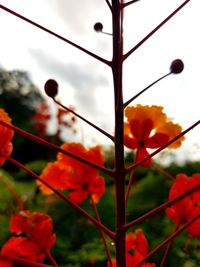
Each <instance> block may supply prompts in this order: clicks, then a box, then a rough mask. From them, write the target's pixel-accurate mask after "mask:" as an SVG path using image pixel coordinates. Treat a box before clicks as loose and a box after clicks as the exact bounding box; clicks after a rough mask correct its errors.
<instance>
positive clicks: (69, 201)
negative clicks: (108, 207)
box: [7, 157, 115, 239]
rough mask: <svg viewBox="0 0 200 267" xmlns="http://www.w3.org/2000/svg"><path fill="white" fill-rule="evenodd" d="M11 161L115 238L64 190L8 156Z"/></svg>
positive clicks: (112, 234)
mask: <svg viewBox="0 0 200 267" xmlns="http://www.w3.org/2000/svg"><path fill="white" fill-rule="evenodd" d="M7 160H9V161H10V162H11V163H13V164H14V165H16V166H18V167H19V168H20V169H22V170H24V171H25V172H27V173H28V174H29V175H30V176H32V177H33V178H34V179H36V180H38V181H40V182H41V183H42V184H44V185H45V186H47V187H48V188H49V189H51V190H52V191H53V192H54V193H55V194H56V195H58V196H59V197H60V198H61V199H63V200H64V201H65V202H67V203H68V204H70V205H71V206H72V207H73V208H74V209H75V210H77V211H78V212H80V213H81V214H82V215H83V216H84V217H85V218H87V219H88V220H90V221H91V222H92V223H94V224H95V225H96V226H97V227H98V228H99V229H101V230H102V231H104V232H105V233H106V234H107V235H108V236H109V237H110V238H111V239H114V238H115V235H114V233H113V232H112V231H111V230H109V229H108V228H107V227H105V226H104V225H103V224H101V223H99V222H98V221H97V220H96V219H95V218H93V217H92V216H91V215H90V214H88V213H87V212H86V211H85V210H83V209H82V208H81V207H79V206H78V205H77V204H76V203H74V202H73V201H71V200H70V199H69V198H68V197H66V196H65V195H64V194H63V193H62V192H60V191H58V190H56V189H55V188H54V187H52V186H51V185H50V184H49V183H47V182H46V181H43V180H42V179H41V178H40V177H39V176H38V175H36V174H35V173H34V172H32V171H31V170H29V169H28V168H26V167H25V166H24V165H23V164H21V163H19V162H18V161H16V160H14V159H12V158H9V157H8V158H7Z"/></svg>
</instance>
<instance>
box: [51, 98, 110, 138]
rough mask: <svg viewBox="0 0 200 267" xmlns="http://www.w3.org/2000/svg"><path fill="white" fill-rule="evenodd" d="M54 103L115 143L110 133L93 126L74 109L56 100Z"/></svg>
mask: <svg viewBox="0 0 200 267" xmlns="http://www.w3.org/2000/svg"><path fill="white" fill-rule="evenodd" d="M52 99H53V101H54V102H55V103H56V104H58V105H59V106H61V107H62V108H64V109H65V110H67V111H69V112H71V113H72V114H74V115H75V116H76V117H78V118H79V119H81V120H82V121H84V122H86V123H87V124H89V125H90V126H92V127H93V128H95V129H96V130H98V131H99V132H100V133H102V134H104V135H105V136H107V137H108V138H109V139H110V140H112V141H114V137H113V136H112V135H110V134H109V133H107V132H105V131H104V130H103V129H101V128H99V127H98V126H97V125H95V124H93V123H92V122H90V121H88V120H87V119H85V118H84V117H82V116H81V115H79V114H78V113H76V112H75V111H73V110H72V109H70V108H68V107H66V106H64V105H63V104H62V103H60V102H59V101H57V100H56V99H55V98H52Z"/></svg>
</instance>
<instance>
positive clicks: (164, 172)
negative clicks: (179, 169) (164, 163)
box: [151, 163, 175, 181]
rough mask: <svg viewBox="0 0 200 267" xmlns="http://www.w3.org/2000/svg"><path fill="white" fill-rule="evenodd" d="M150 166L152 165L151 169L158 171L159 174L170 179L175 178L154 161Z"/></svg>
mask: <svg viewBox="0 0 200 267" xmlns="http://www.w3.org/2000/svg"><path fill="white" fill-rule="evenodd" d="M151 167H152V169H155V170H156V171H158V172H160V173H161V174H163V175H165V176H167V177H168V178H169V179H171V180H172V181H174V180H175V177H174V176H173V175H171V173H169V172H167V171H165V170H164V169H162V168H161V167H160V166H158V165H156V164H155V163H151Z"/></svg>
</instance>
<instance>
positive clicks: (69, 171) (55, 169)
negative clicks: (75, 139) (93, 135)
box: [37, 143, 105, 205]
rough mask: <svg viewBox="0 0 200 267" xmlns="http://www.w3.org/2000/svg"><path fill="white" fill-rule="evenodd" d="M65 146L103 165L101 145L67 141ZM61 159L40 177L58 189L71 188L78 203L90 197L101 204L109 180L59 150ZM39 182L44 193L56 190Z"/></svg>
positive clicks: (71, 195) (72, 195)
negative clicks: (86, 145) (87, 145)
mask: <svg viewBox="0 0 200 267" xmlns="http://www.w3.org/2000/svg"><path fill="white" fill-rule="evenodd" d="M61 148H62V149H64V150H66V151H68V152H70V153H72V154H75V155H78V156H79V157H80V158H83V159H86V160H88V161H90V162H93V163H96V164H98V165H99V166H102V165H103V156H102V153H101V149H100V147H99V146H96V147H92V148H90V149H86V148H84V146H83V145H81V144H76V143H65V144H63V145H62V146H61ZM57 158H58V160H57V161H55V162H53V163H50V164H48V165H47V167H46V168H45V169H44V170H43V172H42V174H41V176H40V178H42V179H43V180H44V181H46V182H48V183H49V184H50V185H52V186H54V187H55V188H56V189H61V190H64V189H66V190H69V198H70V199H71V200H72V201H74V202H75V203H76V204H78V205H79V204H81V203H82V202H83V201H84V200H85V199H87V198H88V197H91V198H92V200H93V201H94V202H95V203H97V202H98V201H99V199H100V197H101V196H102V195H103V194H104V192H105V181H104V178H103V177H102V176H99V171H98V170H97V169H95V168H93V167H90V166H88V165H86V164H84V163H82V162H80V161H78V160H75V159H73V158H71V157H69V156H66V155H64V154H62V153H58V156H57ZM37 183H38V185H39V186H40V189H41V190H42V192H43V193H45V194H50V193H53V192H52V191H51V190H49V189H48V188H47V187H46V186H44V185H42V183H41V182H37Z"/></svg>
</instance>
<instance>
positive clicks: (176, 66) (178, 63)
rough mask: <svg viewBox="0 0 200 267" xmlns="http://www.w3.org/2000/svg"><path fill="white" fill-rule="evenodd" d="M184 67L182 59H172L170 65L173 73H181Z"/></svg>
mask: <svg viewBox="0 0 200 267" xmlns="http://www.w3.org/2000/svg"><path fill="white" fill-rule="evenodd" d="M183 69H184V64H183V61H182V60H181V59H175V60H173V61H172V63H171V66H170V71H171V73H174V74H178V73H181V72H182V71H183Z"/></svg>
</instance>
